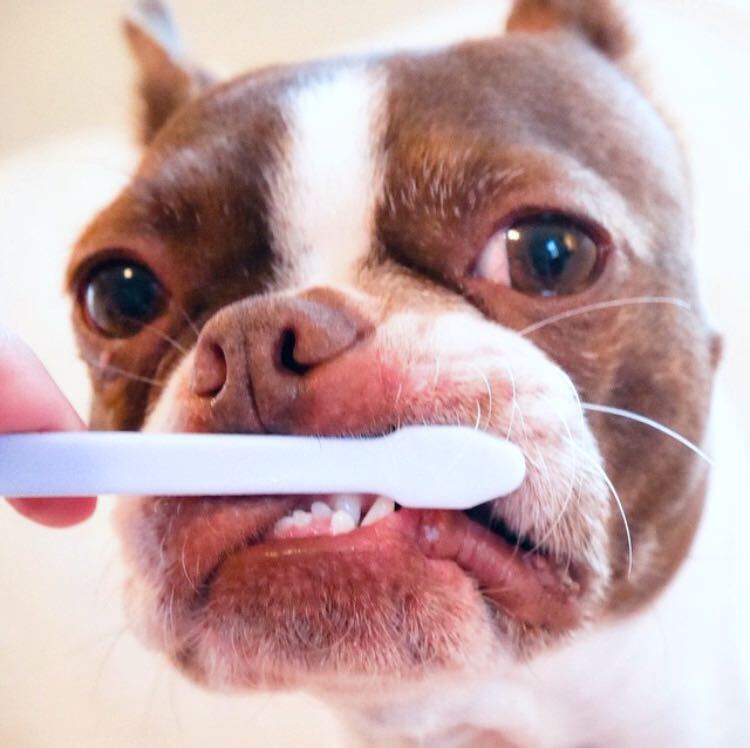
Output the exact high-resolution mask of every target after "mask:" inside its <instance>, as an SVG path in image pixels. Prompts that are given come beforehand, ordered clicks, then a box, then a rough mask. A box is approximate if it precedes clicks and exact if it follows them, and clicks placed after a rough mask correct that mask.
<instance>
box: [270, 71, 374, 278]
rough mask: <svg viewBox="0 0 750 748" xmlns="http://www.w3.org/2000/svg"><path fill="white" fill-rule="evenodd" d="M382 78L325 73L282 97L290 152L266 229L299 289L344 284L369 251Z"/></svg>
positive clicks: (365, 73)
mask: <svg viewBox="0 0 750 748" xmlns="http://www.w3.org/2000/svg"><path fill="white" fill-rule="evenodd" d="M383 91H384V86H383V79H382V73H381V72H379V71H373V70H368V69H365V68H363V67H356V68H345V69H340V70H333V71H326V72H325V73H324V74H323V75H322V76H321V77H320V78H317V79H313V80H311V81H309V82H305V83H303V84H302V86H301V87H299V88H296V89H294V90H292V91H291V92H290V93H289V94H288V99H287V103H286V106H285V111H284V115H285V119H286V120H287V124H288V127H289V133H290V138H289V141H288V142H289V146H288V151H287V153H286V154H285V155H286V158H285V162H284V164H283V166H282V167H281V169H280V170H279V172H278V173H277V174H276V175H275V178H274V179H273V187H274V189H273V194H272V195H271V200H272V205H271V210H270V219H271V229H272V234H273V237H274V242H275V245H276V250H277V252H279V253H280V254H281V256H282V257H283V258H284V260H287V258H289V259H291V260H292V262H293V266H294V268H295V270H296V273H295V274H296V275H297V278H296V280H297V281H298V282H299V283H301V284H304V285H308V284H309V285H312V284H319V283H326V284H329V283H335V282H344V281H346V280H348V276H349V273H350V271H351V269H352V268H353V267H354V266H355V264H356V262H357V261H358V260H360V259H362V257H363V256H364V255H365V254H366V253H367V251H368V250H369V248H370V247H371V245H372V237H373V228H374V213H375V206H376V201H377V199H378V195H379V193H380V188H381V185H382V166H381V163H380V157H379V151H380V141H381V134H382V128H383V126H384V117H383V110H384V103H385V97H384V95H383Z"/></svg>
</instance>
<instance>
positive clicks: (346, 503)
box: [333, 493, 362, 525]
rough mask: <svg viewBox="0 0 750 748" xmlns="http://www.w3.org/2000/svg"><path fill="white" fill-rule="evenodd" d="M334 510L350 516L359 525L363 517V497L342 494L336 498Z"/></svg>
mask: <svg viewBox="0 0 750 748" xmlns="http://www.w3.org/2000/svg"><path fill="white" fill-rule="evenodd" d="M333 508H334V509H335V510H336V511H337V512H346V513H347V514H349V515H350V516H351V518H352V520H353V521H354V524H355V525H358V524H359V518H360V517H361V516H362V497H361V496H358V495H357V494H354V493H341V494H339V495H338V496H335V497H334V499H333Z"/></svg>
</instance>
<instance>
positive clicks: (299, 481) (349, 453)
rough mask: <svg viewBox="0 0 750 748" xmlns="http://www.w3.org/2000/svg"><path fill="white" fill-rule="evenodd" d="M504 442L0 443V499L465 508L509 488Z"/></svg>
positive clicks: (61, 439) (100, 438) (517, 477)
mask: <svg viewBox="0 0 750 748" xmlns="http://www.w3.org/2000/svg"><path fill="white" fill-rule="evenodd" d="M525 469H526V468H525V462H524V458H523V455H522V453H521V450H520V449H519V448H518V447H517V446H516V445H514V444H512V443H510V442H508V441H506V440H504V439H501V438H498V437H495V436H492V435H490V434H487V433H485V432H482V431H477V430H475V429H471V428H467V427H461V426H407V427H404V428H401V429H399V430H397V431H394V432H393V433H391V434H389V435H387V436H382V437H374V438H329V437H326V438H318V437H304V436H276V435H239V434H173V433H170V434H154V433H137V432H114V431H113V432H96V431H89V432H85V431H84V432H54V433H34V434H28V433H27V434H6V435H2V436H0V495H3V496H25V497H29V496H33V497H44V496H86V495H96V494H110V493H116V494H126V495H127V494H148V495H160V496H171V495H175V496H191V495H200V496H208V495H224V496H225V495H239V494H242V495H254V494H257V495H268V494H295V493H305V494H317V493H325V494H328V493H372V494H382V495H386V496H388V497H390V498H392V499H394V500H395V501H397V502H398V503H399V504H401V505H402V506H405V507H412V508H418V509H423V508H430V509H469V508H471V507H473V506H476V505H478V504H482V503H484V502H486V501H489V500H491V499H494V498H497V497H500V496H505V495H507V494H509V493H511V492H512V491H514V490H515V489H516V488H518V487H519V486H520V485H521V483H522V481H523V478H524V474H525Z"/></svg>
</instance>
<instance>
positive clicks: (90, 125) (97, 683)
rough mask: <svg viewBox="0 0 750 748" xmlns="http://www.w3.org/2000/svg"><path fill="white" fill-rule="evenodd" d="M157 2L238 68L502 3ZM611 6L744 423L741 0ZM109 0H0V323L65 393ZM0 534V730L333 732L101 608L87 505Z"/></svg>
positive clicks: (120, 174)
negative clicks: (624, 12)
mask: <svg viewBox="0 0 750 748" xmlns="http://www.w3.org/2000/svg"><path fill="white" fill-rule="evenodd" d="M173 5H174V7H175V9H176V15H177V17H178V19H179V21H180V23H181V26H182V28H183V30H184V32H185V36H186V38H187V39H188V41H189V47H190V48H191V49H192V50H193V51H194V53H195V56H196V58H198V59H200V60H203V61H209V62H210V63H212V66H213V67H214V69H217V70H225V71H239V70H241V69H244V68H246V67H248V66H251V65H256V64H261V63H268V62H277V61H282V60H294V59H300V58H304V57H307V56H310V55H320V54H328V53H332V52H334V51H341V50H350V49H353V48H356V47H357V46H360V45H362V44H364V43H365V42H366V41H368V40H378V41H386V40H388V41H395V42H400V43H403V42H404V40H406V39H409V40H412V41H418V42H419V43H427V42H439V41H443V40H446V39H448V38H451V37H459V36H462V35H465V34H481V33H489V32H491V31H492V30H494V29H495V28H497V26H498V22H499V19H500V17H501V15H502V6H503V3H502V2H501V0H498V2H479V1H478V2H470V3H462V4H460V5H458V4H456V3H449V2H438V1H437V0H408V1H407V2H404V0H401V1H400V2H397V1H396V0H379V1H378V2H371V3H334V2H329V1H327V0H323V1H321V2H317V3H299V2H291V1H290V0H277V1H276V2H274V3H269V4H263V3H258V2H253V1H252V0H244V1H242V0H216V2H213V3H209V2H200V1H199V0H179V1H178V0H174V3H173ZM627 5H628V6H629V7H632V9H633V12H634V13H635V15H636V17H637V20H638V25H639V26H640V28H641V32H642V35H643V39H644V47H645V48H646V49H647V50H648V55H649V59H650V60H651V65H650V66H649V70H650V71H651V73H652V75H653V77H654V78H655V79H657V80H656V87H657V89H658V90H660V91H661V97H662V98H663V99H664V100H665V101H666V102H667V105H668V108H669V109H671V111H673V112H674V114H675V119H676V120H677V121H678V122H680V126H681V128H682V130H683V133H684V137H685V140H686V142H687V143H688V145H689V148H690V151H691V156H692V162H693V168H694V175H695V180H694V181H695V192H696V206H697V209H696V230H697V248H698V255H699V260H700V267H701V276H702V281H703V285H704V289H705V296H706V299H707V303H708V306H709V308H710V310H711V313H712V315H713V316H714V318H715V319H716V323H717V326H718V327H720V328H721V329H722V330H724V331H726V333H727V337H728V349H727V359H726V363H725V366H724V371H723V380H724V381H723V384H722V389H723V391H724V393H725V396H726V397H727V398H728V399H729V402H730V403H731V405H732V407H733V408H734V410H735V411H736V413H737V414H738V417H739V419H740V420H741V421H742V422H743V423H744V424H746V425H747V424H750V389H749V388H747V386H746V382H747V377H748V375H749V374H750V366H748V362H747V357H748V333H747V327H748V322H747V319H748V312H750V303H748V291H747V289H746V286H747V280H746V274H747V269H746V263H747V260H746V256H747V254H748V247H750V210H748V207H747V199H748V194H749V192H750V191H749V190H748V176H747V175H748V171H749V169H750V158H749V157H748V155H749V154H748V144H747V143H748V140H747V132H748V131H750V104H749V103H748V97H747V77H746V76H747V72H746V71H748V70H750V52H749V50H750V44H748V38H749V37H750V11H748V8H747V3H744V2H742V1H741V0H735V2H730V1H729V0H727V1H726V2H720V1H717V0H714V1H710V0H705V1H703V2H701V1H700V0H683V1H678V0H673V1H672V0H651V1H650V2H649V1H648V0H644V1H643V2H630V3H627ZM119 9H120V3H119V2H115V0H90V1H89V2H84V1H83V0H78V1H76V0H67V1H65V2H64V1H63V0H0V323H5V324H10V325H12V326H14V327H16V328H17V329H18V330H19V331H20V332H21V333H22V334H23V335H24V336H25V337H27V339H28V340H29V341H30V342H31V343H32V345H33V346H34V347H35V348H36V349H37V350H38V351H39V352H40V354H41V355H42V357H43V359H44V361H45V363H47V365H48V366H49V367H50V369H51V370H52V371H53V373H54V374H55V376H56V377H57V378H58V379H59V381H60V382H61V383H62V385H63V387H64V388H65V390H66V392H68V394H69V395H70V397H71V398H72V399H73V401H74V402H75V403H76V405H77V406H78V407H79V408H81V409H82V410H84V409H85V406H86V389H85V381H84V378H83V373H82V369H81V367H80V366H79V365H78V364H77V363H76V361H75V358H74V356H73V354H72V346H71V341H70V336H69V332H68V327H67V320H66V314H67V311H66V306H65V304H64V302H63V299H62V298H61V295H60V292H59V285H60V277H61V268H62V265H63V263H64V258H65V253H66V248H67V247H68V246H69V244H70V242H71V241H72V238H73V236H74V235H75V233H76V231H77V230H78V229H79V228H80V225H81V224H82V222H83V221H84V220H85V219H86V217H87V216H89V215H90V214H91V212H92V210H93V209H94V208H95V207H96V206H97V205H98V204H101V203H102V202H103V201H105V200H106V199H107V197H108V196H109V195H111V194H112V192H113V191H114V190H115V189H116V188H117V186H118V184H120V183H121V181H122V180H123V179H124V178H125V176H126V175H127V171H128V169H129V168H130V164H131V162H132V153H131V152H130V151H129V149H128V148H127V129H126V128H125V127H124V125H125V124H126V122H127V120H128V118H129V112H130V104H129V97H128V93H129V89H130V78H129V73H130V67H129V64H128V59H127V56H126V54H125V51H124V47H123V45H122V44H121V42H120V39H119V34H118V30H117V18H118V15H119ZM0 407H2V404H1V403H0ZM0 538H2V542H0V600H2V603H1V604H0V745H1V746H6V745H7V746H13V747H14V748H16V747H18V748H23V747H25V746H28V747H29V748H40V747H42V746H45V747H46V746H53V745H54V746H84V747H85V746H131V745H139V746H146V747H148V746H157V745H158V746H162V745H164V746H202V745H206V744H208V743H209V742H212V743H213V744H215V745H221V746H227V747H229V748H232V747H234V746H241V745H263V746H265V745H268V746H271V745H273V746H311V747H312V746H333V745H351V742H350V740H349V739H347V738H346V737H344V736H343V733H342V732H341V729H340V728H339V727H338V725H337V724H336V722H335V720H334V719H333V718H332V717H331V716H330V715H329V714H328V713H327V712H326V711H325V710H323V709H322V708H320V707H319V706H318V705H316V704H315V703H313V702H312V701H311V700H309V699H307V698H304V697H298V696H284V697H282V696H274V697H269V696H252V697H247V696H242V697H227V696H221V695H215V694H205V693H203V692H200V691H198V690H197V689H194V688H192V687H191V686H189V685H188V684H186V683H185V682H183V681H182V680H181V679H180V678H179V677H178V676H176V675H175V674H174V673H173V672H172V671H171V670H170V669H169V668H168V667H166V666H165V665H164V664H163V663H162V661H161V659H160V658H159V657H158V656H156V655H152V654H150V653H148V652H145V651H144V650H142V649H141V647H140V646H139V645H138V644H137V643H136V642H135V641H134V640H133V639H132V637H131V636H130V634H128V633H127V632H126V631H125V630H124V628H123V623H122V620H121V617H120V612H119V594H118V584H119V567H118V564H117V561H116V556H117V554H116V547H115V544H114V540H113V538H112V536H111V532H110V529H109V524H108V517H107V510H106V502H103V506H102V509H101V510H100V511H99V513H98V515H97V517H96V518H95V520H94V521H92V522H91V523H88V524H87V525H86V526H84V527H81V528H77V529H75V530H72V531H68V532H61V533H54V532H51V531H48V530H45V529H43V528H39V527H36V526H34V525H31V524H29V523H26V522H24V521H22V520H20V519H19V518H18V517H17V516H16V515H15V514H13V513H12V512H11V511H10V510H9V509H8V508H7V507H6V506H4V505H0Z"/></svg>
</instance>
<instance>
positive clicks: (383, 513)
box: [360, 496, 396, 527]
mask: <svg viewBox="0 0 750 748" xmlns="http://www.w3.org/2000/svg"><path fill="white" fill-rule="evenodd" d="M395 509H396V505H395V504H394V503H393V501H391V500H390V499H387V498H386V497H385V496H378V498H377V499H375V503H374V504H373V505H372V506H371V507H370V511H369V512H367V514H366V515H365V518H364V519H363V520H362V524H361V525H360V526H361V527H366V526H367V525H371V524H373V522H377V521H378V520H381V519H383V518H384V517H387V516H388V515H389V514H391V513H393V512H394V511H395Z"/></svg>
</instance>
